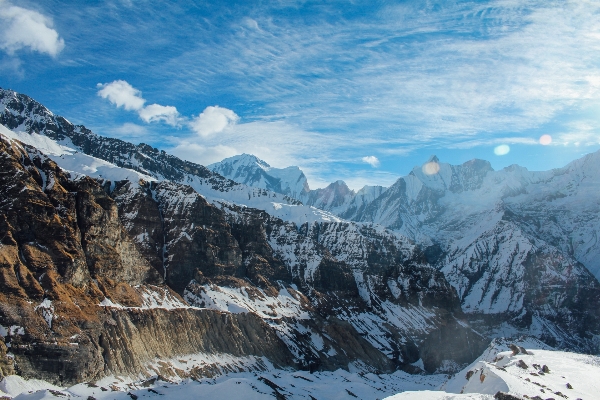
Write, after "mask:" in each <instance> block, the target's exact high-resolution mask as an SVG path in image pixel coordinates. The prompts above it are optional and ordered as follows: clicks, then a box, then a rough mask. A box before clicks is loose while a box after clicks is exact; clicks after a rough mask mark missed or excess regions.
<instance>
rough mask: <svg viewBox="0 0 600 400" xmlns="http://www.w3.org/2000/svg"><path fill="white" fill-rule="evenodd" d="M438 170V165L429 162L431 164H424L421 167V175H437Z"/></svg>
mask: <svg viewBox="0 0 600 400" xmlns="http://www.w3.org/2000/svg"><path fill="white" fill-rule="evenodd" d="M439 170H440V164H438V163H436V162H435V161H431V162H428V163H425V164H424V165H423V173H424V174H425V175H434V174H437V173H438V171H439Z"/></svg>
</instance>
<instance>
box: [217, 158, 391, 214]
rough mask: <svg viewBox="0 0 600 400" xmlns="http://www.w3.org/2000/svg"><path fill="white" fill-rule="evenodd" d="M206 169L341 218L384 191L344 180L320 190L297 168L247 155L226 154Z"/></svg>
mask: <svg viewBox="0 0 600 400" xmlns="http://www.w3.org/2000/svg"><path fill="white" fill-rule="evenodd" d="M208 168H209V169H210V170H211V171H213V172H216V173H218V174H220V175H222V176H224V177H226V178H229V179H231V180H232V181H235V182H237V183H241V184H244V185H247V186H250V187H254V188H260V189H266V190H269V191H272V192H275V193H281V194H284V195H286V196H289V197H291V198H293V199H296V200H298V201H301V202H302V203H303V204H305V205H308V206H312V207H315V208H318V209H320V210H324V211H328V212H331V213H332V214H335V215H339V216H341V217H342V218H351V217H353V216H354V215H355V214H356V213H358V212H360V210H362V208H364V206H365V205H366V204H367V203H368V202H370V201H372V200H374V199H375V197H377V196H379V194H381V193H382V192H383V191H384V190H385V188H384V187H382V186H365V187H364V188H362V189H361V190H360V191H358V192H354V191H353V190H351V189H350V188H348V186H347V185H346V183H345V182H344V181H336V182H333V183H331V184H329V185H328V186H327V187H325V188H323V189H315V190H311V189H310V188H309V186H308V181H307V179H306V176H305V175H304V173H303V172H302V170H300V168H298V167H287V168H273V167H271V166H270V165H269V164H267V162H265V161H263V160H261V159H259V158H258V157H256V156H253V155H250V154H242V155H239V156H233V157H229V158H226V159H224V160H222V161H219V162H217V163H214V164H211V165H209V166H208Z"/></svg>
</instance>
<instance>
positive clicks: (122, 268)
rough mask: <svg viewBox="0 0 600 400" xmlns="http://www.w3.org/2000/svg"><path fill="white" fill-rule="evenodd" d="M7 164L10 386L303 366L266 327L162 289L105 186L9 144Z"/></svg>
mask: <svg viewBox="0 0 600 400" xmlns="http://www.w3.org/2000/svg"><path fill="white" fill-rule="evenodd" d="M0 163H1V164H2V166H1V171H2V174H0V207H1V210H2V212H1V213H0V237H1V245H0V285H1V287H2V290H1V291H0V325H1V326H2V328H1V329H0V333H1V336H2V339H1V343H2V345H3V346H5V347H4V349H6V348H8V349H10V353H7V352H6V351H5V352H4V354H3V360H2V361H3V364H4V365H5V366H4V367H3V368H2V373H3V374H10V373H15V372H17V373H19V374H20V375H21V376H24V377H35V378H42V379H46V380H49V381H52V382H56V383H59V384H65V383H75V382H81V381H85V380H95V379H98V378H100V377H102V376H105V375H108V374H139V373H147V372H145V371H146V370H147V368H149V367H148V364H150V363H152V362H153V361H155V360H156V358H164V359H168V358H171V357H174V356H176V355H179V354H185V353H199V352H211V353H217V352H225V353H229V354H231V355H233V356H234V357H251V356H257V357H262V356H267V357H268V358H269V359H270V360H272V361H273V362H275V363H277V364H279V365H282V366H283V365H292V357H291V354H290V353H289V351H288V350H287V347H286V346H285V345H284V343H283V342H282V341H281V340H280V339H279V338H278V337H277V335H276V334H275V333H274V332H273V330H272V329H270V328H269V327H268V325H266V324H265V323H264V322H263V321H262V320H261V319H260V318H258V317H256V316H255V315H253V314H248V315H232V316H229V315H224V314H223V313H219V312H215V311H211V310H200V309H194V308H191V307H189V306H188V305H187V304H186V303H185V302H184V301H183V300H182V299H181V298H180V297H179V296H178V295H177V294H175V293H174V292H172V291H171V290H170V289H169V288H167V287H159V286H155V284H160V283H161V282H162V278H161V276H160V275H159V274H158V273H157V271H156V269H154V268H153V267H152V266H151V263H149V262H148V260H146V259H145V258H144V257H143V256H142V252H140V251H139V250H138V246H137V245H136V244H135V242H134V241H133V240H132V239H131V238H130V236H129V235H128V233H127V232H126V230H125V229H124V227H123V225H122V224H121V221H120V219H119V211H118V208H117V205H116V203H115V202H114V200H112V198H110V197H109V196H108V193H107V191H106V189H107V187H104V186H103V185H101V184H100V182H97V181H95V180H93V179H90V178H89V177H81V178H80V179H78V180H72V179H70V178H69V176H68V175H66V174H65V173H64V172H63V171H62V170H61V169H60V168H59V167H58V166H57V165H56V164H55V163H54V162H53V161H52V160H50V159H48V158H47V157H45V156H44V155H43V154H40V153H39V152H38V151H37V150H36V149H35V148H31V147H27V146H24V145H21V144H19V143H18V142H16V141H9V140H7V139H5V138H4V137H2V136H0ZM109 186H110V185H109ZM174 324H178V325H180V326H186V327H188V328H187V329H181V330H172V329H171V327H172V326H173V325H174ZM249 335H250V336H252V337H254V340H252V341H249V340H248V336H249Z"/></svg>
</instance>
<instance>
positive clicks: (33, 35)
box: [0, 0, 65, 57]
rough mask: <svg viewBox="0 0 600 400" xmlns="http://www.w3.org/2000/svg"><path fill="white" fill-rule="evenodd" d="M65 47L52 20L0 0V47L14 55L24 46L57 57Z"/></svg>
mask: <svg viewBox="0 0 600 400" xmlns="http://www.w3.org/2000/svg"><path fill="white" fill-rule="evenodd" d="M64 47H65V42H64V40H63V39H62V38H60V37H59V35H58V32H56V31H55V30H54V29H52V20H51V19H50V18H48V17H46V16H44V15H42V14H40V13H39V12H37V11H34V10H28V9H26V8H22V7H17V6H13V5H12V4H10V3H9V2H8V1H4V0H0V49H2V50H4V51H6V52H7V53H8V54H10V55H12V54H14V53H15V52H16V51H18V50H21V49H23V48H30V49H31V50H33V51H37V52H40V53H46V54H48V55H50V56H52V57H56V55H57V54H58V53H60V52H61V51H62V49H63V48H64Z"/></svg>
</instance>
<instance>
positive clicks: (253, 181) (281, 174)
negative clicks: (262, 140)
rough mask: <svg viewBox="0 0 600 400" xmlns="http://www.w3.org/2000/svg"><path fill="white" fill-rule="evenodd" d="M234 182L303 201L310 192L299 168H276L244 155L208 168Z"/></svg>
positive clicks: (227, 159)
mask: <svg viewBox="0 0 600 400" xmlns="http://www.w3.org/2000/svg"><path fill="white" fill-rule="evenodd" d="M207 168H208V169H210V170H211V171H213V172H216V173H218V174H220V175H222V176H224V177H226V178H229V179H231V180H232V181H234V182H238V183H242V184H244V185H248V186H251V187H255V188H260V189H266V190H269V191H271V192H275V193H281V194H284V195H287V196H289V197H291V198H294V199H298V200H300V199H303V198H305V197H306V195H307V193H308V192H309V188H308V182H307V180H306V176H304V173H303V172H302V171H301V170H300V168H298V167H287V168H274V167H271V166H270V165H269V164H267V163H266V162H265V161H263V160H260V159H259V158H257V157H255V156H253V155H250V154H242V155H239V156H233V157H229V158H226V159H224V160H222V161H220V162H218V163H214V164H211V165H208V166H207Z"/></svg>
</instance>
